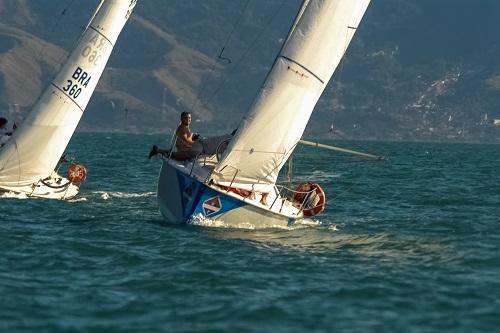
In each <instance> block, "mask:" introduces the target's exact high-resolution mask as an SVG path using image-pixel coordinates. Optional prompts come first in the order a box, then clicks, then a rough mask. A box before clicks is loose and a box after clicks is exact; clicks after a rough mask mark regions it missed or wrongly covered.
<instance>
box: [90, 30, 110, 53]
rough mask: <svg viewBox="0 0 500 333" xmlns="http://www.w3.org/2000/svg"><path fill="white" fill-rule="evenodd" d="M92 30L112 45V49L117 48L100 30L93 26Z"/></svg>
mask: <svg viewBox="0 0 500 333" xmlns="http://www.w3.org/2000/svg"><path fill="white" fill-rule="evenodd" d="M90 29H92V30H94V31H95V32H97V33H98V34H99V35H101V36H102V37H103V38H104V39H106V40H107V41H108V42H109V44H111V47H113V48H114V47H115V45H114V44H113V43H112V42H111V41H110V40H109V39H108V37H106V36H105V35H104V34H103V33H102V32H100V31H99V30H97V29H96V28H94V27H93V26H90Z"/></svg>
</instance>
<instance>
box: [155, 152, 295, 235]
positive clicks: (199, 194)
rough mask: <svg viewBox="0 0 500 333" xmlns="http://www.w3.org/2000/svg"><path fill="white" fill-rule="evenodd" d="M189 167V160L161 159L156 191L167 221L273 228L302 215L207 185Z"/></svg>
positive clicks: (288, 224)
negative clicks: (269, 206)
mask: <svg viewBox="0 0 500 333" xmlns="http://www.w3.org/2000/svg"><path fill="white" fill-rule="evenodd" d="M192 169H193V165H192V163H187V164H183V163H182V162H177V161H173V160H168V159H163V164H162V168H161V171H160V176H159V180H158V190H157V193H158V205H159V208H160V212H161V214H162V215H163V217H164V219H165V221H166V222H168V223H172V224H182V223H187V222H196V221H202V222H205V223H202V224H203V225H218V226H226V227H235V228H273V227H287V226H290V225H292V224H293V223H294V222H295V220H297V219H298V218H301V216H296V217H294V216H289V215H286V214H282V213H279V212H275V211H272V210H271V209H269V208H266V207H264V206H263V205H262V204H260V203H259V202H256V201H255V200H249V199H243V198H241V197H237V196H236V195H234V194H233V193H230V192H226V191H224V190H222V189H218V188H215V187H214V186H209V185H207V184H205V182H204V179H203V178H201V179H200V178H198V177H197V175H196V174H195V173H193V172H192V171H193V170H192ZM198 175H199V173H198Z"/></svg>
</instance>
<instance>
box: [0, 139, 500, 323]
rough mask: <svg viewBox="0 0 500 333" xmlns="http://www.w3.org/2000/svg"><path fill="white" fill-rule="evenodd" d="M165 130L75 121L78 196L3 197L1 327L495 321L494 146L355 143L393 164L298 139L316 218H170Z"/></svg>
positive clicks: (299, 162) (498, 265)
mask: <svg viewBox="0 0 500 333" xmlns="http://www.w3.org/2000/svg"><path fill="white" fill-rule="evenodd" d="M161 140H162V138H161V137H158V136H156V137H154V136H132V135H116V134H113V135H105V134H94V135H92V134H78V135H77V136H76V137H75V138H74V140H73V141H72V144H71V146H70V149H69V150H70V155H74V156H77V158H78V161H80V162H83V163H85V164H86V165H87V167H88V169H89V176H88V180H87V182H86V183H85V184H84V185H83V186H82V193H81V195H80V197H79V198H77V199H75V200H73V201H70V202H58V201H47V200H21V199H10V198H0V220H1V223H0V251H1V253H2V255H1V256H0V267H1V269H0V331H3V332H159V331H166V332H207V331H210V332H366V331H368V332H441V331H447V332H486V331H489V332H493V331H497V330H498V327H500V278H499V277H500V251H499V247H500V231H499V217H498V216H500V208H499V207H500V188H499V184H500V181H499V180H500V175H499V172H498V170H499V162H498V161H500V149H499V148H498V146H496V145H466V144H432V143H377V142H370V143H359V142H358V143H356V145H359V146H362V148H364V149H365V150H368V151H372V152H377V153H380V154H383V155H385V156H387V157H388V160H387V161H385V162H371V161H364V160H362V159H358V158H352V157H347V156H341V155H338V154H334V153H331V152H328V151H323V150H316V149H314V148H309V149H304V148H301V149H300V151H298V154H297V155H298V156H297V157H296V158H295V160H294V161H295V167H296V170H295V173H296V176H297V177H298V178H299V179H307V178H308V176H309V177H310V179H312V180H317V181H319V182H320V183H321V184H322V185H323V187H324V188H325V190H326V192H327V196H328V197H329V201H328V207H327V209H326V211H325V213H324V214H323V215H322V216H320V217H319V221H321V224H319V225H315V226H310V227H304V226H302V227H300V228H299V227H298V228H293V229H290V230H230V229H226V228H207V227H201V226H182V227H172V226H167V225H165V224H163V223H162V219H161V217H160V215H159V213H158V211H157V205H156V198H155V186H156V176H157V174H158V170H159V166H160V162H159V161H158V160H151V161H149V160H147V157H146V156H147V153H148V147H149V146H150V145H151V144H152V143H158V142H160V141H161ZM163 141H167V138H165V139H163ZM337 144H341V143H337ZM343 144H344V145H346V143H345V142H344V143H343ZM349 147H351V148H352V147H353V146H352V145H351V146H349Z"/></svg>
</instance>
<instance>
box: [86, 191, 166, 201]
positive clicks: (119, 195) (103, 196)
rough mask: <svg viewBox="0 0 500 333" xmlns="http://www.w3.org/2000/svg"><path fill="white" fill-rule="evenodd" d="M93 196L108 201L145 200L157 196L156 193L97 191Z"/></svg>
mask: <svg viewBox="0 0 500 333" xmlns="http://www.w3.org/2000/svg"><path fill="white" fill-rule="evenodd" d="M92 194H93V195H98V196H100V197H101V199H103V200H108V199H110V198H143V197H153V196H155V195H156V193H155V192H135V193H134V192H106V191H95V192H92Z"/></svg>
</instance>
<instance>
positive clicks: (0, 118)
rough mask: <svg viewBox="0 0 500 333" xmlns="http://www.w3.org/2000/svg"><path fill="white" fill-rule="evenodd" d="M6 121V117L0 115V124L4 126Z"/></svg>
mask: <svg viewBox="0 0 500 333" xmlns="http://www.w3.org/2000/svg"><path fill="white" fill-rule="evenodd" d="M7 123H8V121H7V119H5V118H4V117H0V126H4V125H6V124H7Z"/></svg>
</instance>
